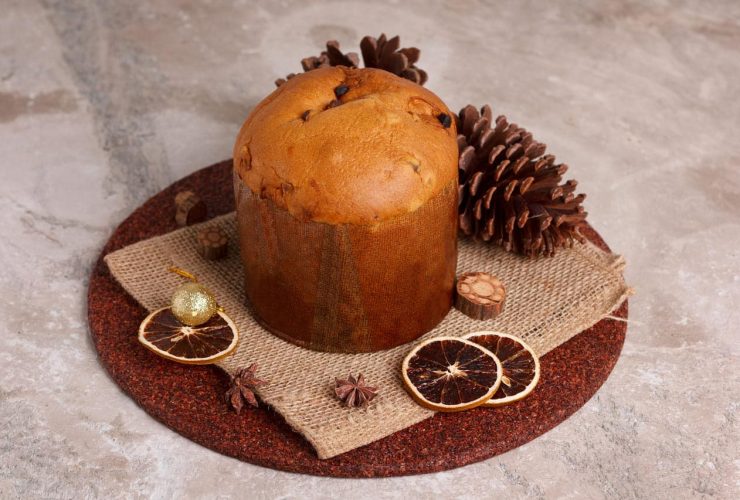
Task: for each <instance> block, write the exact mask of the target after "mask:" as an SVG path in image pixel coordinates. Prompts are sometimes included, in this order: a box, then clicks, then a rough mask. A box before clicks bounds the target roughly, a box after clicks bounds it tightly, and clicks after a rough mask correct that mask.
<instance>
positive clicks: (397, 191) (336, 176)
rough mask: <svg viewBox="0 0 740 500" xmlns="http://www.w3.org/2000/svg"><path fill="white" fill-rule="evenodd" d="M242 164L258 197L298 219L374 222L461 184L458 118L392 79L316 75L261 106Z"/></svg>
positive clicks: (238, 158)
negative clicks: (457, 130) (458, 157)
mask: <svg viewBox="0 0 740 500" xmlns="http://www.w3.org/2000/svg"><path fill="white" fill-rule="evenodd" d="M345 86H346V88H345ZM338 88H339V89H340V90H339V91H338V92H337V91H336V89H338ZM343 92H344V93H343ZM335 93H337V94H341V95H340V97H337V96H336V95H335ZM335 99H338V101H340V102H341V104H338V103H335V104H337V105H334V106H331V103H332V101H334V100H335ZM444 115H446V116H447V117H449V119H446V118H445V116H444ZM443 121H446V122H447V123H446V124H443ZM445 125H447V127H445ZM234 167H235V170H236V172H237V173H238V175H239V176H240V177H241V179H242V180H243V182H244V183H245V184H246V185H247V186H248V187H249V188H250V189H251V190H252V192H254V193H255V194H258V195H259V196H260V197H263V198H269V199H271V200H273V201H274V202H275V203H276V204H277V206H279V207H283V208H285V209H287V210H288V211H289V212H290V213H291V214H292V215H293V216H294V217H296V218H299V219H301V220H311V221H316V222H325V223H329V224H345V223H346V224H372V223H375V222H380V221H384V220H387V219H390V218H393V217H396V216H399V215H403V214H406V213H408V212H412V211H414V210H416V209H417V208H419V207H420V206H422V205H423V204H424V203H426V202H427V201H428V200H429V199H431V198H432V197H434V196H435V195H437V194H439V193H440V192H441V191H442V189H443V188H444V187H445V186H448V185H449V184H450V182H452V181H453V179H455V178H456V176H457V141H456V130H455V123H454V117H453V115H452V114H451V113H450V110H449V109H447V106H445V104H444V103H443V102H442V101H441V100H440V99H439V98H438V97H437V96H436V95H434V94H433V93H432V92H430V91H428V90H426V89H424V88H423V87H421V86H419V85H416V84H415V83H412V82H410V81H408V80H405V79H403V78H399V77H397V76H395V75H393V74H391V73H388V72H385V71H382V70H376V69H350V68H345V67H332V68H322V69H317V70H313V71H310V72H307V73H304V74H301V75H298V76H296V77H295V78H292V79H291V80H289V81H288V82H287V83H285V84H283V85H281V86H280V87H279V88H278V89H276V90H275V91H274V92H273V93H272V94H270V95H269V96H268V97H266V98H265V99H264V100H263V101H262V102H261V103H259V104H258V105H257V106H256V107H255V109H254V110H253V111H252V113H251V114H250V115H249V118H248V119H247V121H246V122H245V123H244V125H243V126H242V128H241V131H240V132H239V136H238V138H237V141H236V144H235V146H234Z"/></svg>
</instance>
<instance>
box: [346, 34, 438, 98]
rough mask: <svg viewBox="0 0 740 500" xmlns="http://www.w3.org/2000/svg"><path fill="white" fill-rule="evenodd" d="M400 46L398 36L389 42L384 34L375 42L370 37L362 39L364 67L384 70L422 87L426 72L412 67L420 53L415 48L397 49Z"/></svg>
mask: <svg viewBox="0 0 740 500" xmlns="http://www.w3.org/2000/svg"><path fill="white" fill-rule="evenodd" d="M400 46H401V39H400V38H399V37H398V36H394V37H393V38H391V39H390V40H388V39H386V36H385V33H383V34H381V35H380V37H379V38H378V39H377V40H376V39H375V38H373V37H371V36H366V37H364V38H363V39H362V41H361V42H360V50H362V60H363V61H364V62H365V67H366V68H380V69H384V70H385V71H388V72H390V73H393V74H394V75H398V76H400V77H402V78H406V79H407V80H411V81H412V82H414V83H418V84H419V85H424V83H426V81H427V73H426V71H424V70H422V69H419V68H417V67H416V66H414V63H415V62H417V61H418V60H419V55H420V54H421V51H420V50H419V49H417V48H416V47H409V48H403V49H399V47H400Z"/></svg>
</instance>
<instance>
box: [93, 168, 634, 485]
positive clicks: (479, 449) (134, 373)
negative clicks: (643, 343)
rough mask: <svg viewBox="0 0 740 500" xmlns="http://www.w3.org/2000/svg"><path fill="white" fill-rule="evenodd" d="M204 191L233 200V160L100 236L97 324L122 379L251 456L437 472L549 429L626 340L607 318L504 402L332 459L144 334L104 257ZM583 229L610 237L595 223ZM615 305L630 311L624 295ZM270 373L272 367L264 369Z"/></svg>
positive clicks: (129, 389)
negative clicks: (153, 349) (150, 343)
mask: <svg viewBox="0 0 740 500" xmlns="http://www.w3.org/2000/svg"><path fill="white" fill-rule="evenodd" d="M184 189H192V190H194V191H195V192H197V193H198V194H199V195H200V196H201V197H202V198H203V199H204V200H205V201H206V203H207V204H208V207H209V210H210V216H216V215H220V214H223V213H226V212H229V211H231V210H233V208H234V197H233V193H232V179H231V160H228V161H224V162H221V163H218V164H216V165H212V166H210V167H207V168H204V169H202V170H200V171H198V172H195V173H194V174H192V175H189V176H188V177H186V178H184V179H182V180H180V181H178V182H176V183H175V184H173V185H172V186H170V187H168V188H167V189H165V190H164V191H162V192H160V193H159V194H157V195H156V196H154V197H153V198H151V199H150V200H149V201H147V202H146V203H145V204H144V205H142V206H141V207H139V208H138V209H137V210H136V211H135V212H134V213H133V214H131V215H130V216H129V217H128V218H127V219H126V220H125V221H123V223H122V224H121V225H120V226H119V227H118V228H117V229H116V231H115V232H114V233H113V236H111V238H110V240H109V241H108V243H107V244H106V245H105V248H103V251H102V253H101V255H100V259H99V260H98V262H97V265H96V266H95V269H94V270H93V273H92V276H91V279H90V288H89V290H88V318H89V322H90V333H91V335H92V339H93V342H94V343H95V347H96V349H97V351H98V355H99V356H100V360H101V362H102V363H103V365H104V366H105V367H106V368H107V370H108V373H110V376H111V377H112V378H113V380H115V382H116V383H117V384H118V385H119V386H120V387H121V388H122V389H123V390H124V391H125V392H126V393H127V394H129V395H130V396H131V397H132V398H133V399H134V400H135V401H136V402H137V403H138V404H139V405H140V406H141V407H142V408H144V410H146V411H147V412H148V413H149V414H150V415H152V416H153V417H154V418H156V419H157V420H159V421H160V422H162V423H164V424H165V425H166V426H167V427H169V428H171V429H173V430H175V431H176V432H178V433H180V434H182V435H183V436H185V437H187V438H189V439H191V440H193V441H195V442H196V443H199V444H202V445H203V446H206V447H208V448H211V449H213V450H216V451H218V452H219V453H223V454H225V455H229V456H232V457H236V458H239V459H241V460H244V461H246V462H251V463H253V464H258V465H263V466H265V467H271V468H274V469H281V470H286V471H292V472H303V473H307V474H317V475H321V476H340V477H380V476H399V475H404V474H419V473H424V472H436V471H442V470H446V469H452V468H455V467H460V466H462V465H466V464H469V463H473V462H478V461H480V460H483V459H486V458H490V457H493V456H495V455H498V454H500V453H503V452H505V451H508V450H511V449H513V448H516V447H517V446H520V445H522V444H524V443H526V442H528V441H531V440H532V439H534V438H536V437H537V436H540V435H541V434H543V433H545V432H547V431H548V430H550V429H552V428H553V427H555V426H556V425H558V424H559V423H560V422H562V421H563V420H565V419H566V418H568V417H569V416H570V415H572V414H573V413H574V412H575V411H576V410H578V409H579V408H580V407H581V406H583V404H584V403H586V401H588V399H589V398H590V397H591V396H593V395H594V393H595V392H596V391H597V390H598V388H599V387H600V386H601V384H603V383H604V381H605V380H606V378H607V377H608V375H609V373H610V372H611V370H612V368H613V367H614V364H615V363H616V362H617V358H618V357H619V353H620V351H621V349H622V344H623V343H624V336H625V332H626V329H627V327H626V324H625V323H623V322H618V321H614V320H604V321H601V322H600V323H598V324H597V325H596V326H594V327H593V328H591V329H589V330H588V331H586V332H583V333H581V334H580V335H577V336H576V337H574V338H573V339H571V340H570V341H568V342H566V343H565V344H563V345H562V346H560V347H558V348H557V349H555V350H554V351H552V352H550V353H549V354H547V355H546V356H544V357H543V358H542V378H541V379H540V383H539V385H538V386H537V388H536V390H535V391H534V392H533V393H532V394H531V395H530V396H529V397H527V398H526V399H524V400H523V401H520V402H518V403H514V404H512V405H509V406H506V407H503V408H497V409H474V410H470V411H466V412H462V413H448V414H442V413H440V414H437V415H435V416H434V417H432V418H430V419H427V420H425V421H424V422H421V423H419V424H416V425H414V426H412V427H409V428H408V429H404V430H403V431H400V432H397V433H395V434H393V435H392V436H389V437H387V438H385V439H382V440H380V441H377V442H375V443H372V444H370V445H368V446H365V447H362V448H358V449H356V450H353V451H350V452H348V453H345V454H343V455H340V456H337V457H334V458H331V459H329V460H319V459H318V458H316V454H315V453H314V451H313V449H312V448H311V446H310V445H309V444H308V443H307V442H306V441H304V440H303V438H302V437H301V436H300V435H299V434H297V433H295V432H293V431H292V430H291V429H290V427H289V426H288V425H287V424H286V423H285V422H284V421H283V419H282V417H280V415H279V414H277V413H274V412H272V411H270V410H269V409H267V408H264V407H261V408H259V409H256V410H247V411H245V412H242V414H241V415H236V413H234V412H233V411H230V410H229V408H228V407H227V405H226V403H225V402H224V400H223V394H224V392H225V391H226V389H227V382H228V380H227V377H226V375H225V374H224V373H223V372H221V371H220V370H219V369H218V368H215V367H208V366H184V365H178V364H176V363H172V362H170V361H166V360H164V359H160V358H158V357H157V356H156V355H154V354H152V353H150V352H149V351H147V350H146V349H145V348H144V347H142V346H141V345H139V343H138V341H137V340H136V332H137V329H138V326H139V322H140V321H141V320H142V319H143V318H144V316H145V315H146V311H145V310H144V308H142V307H141V306H139V305H138V304H137V303H136V302H134V300H133V299H132V298H131V297H130V296H129V295H128V294H126V292H124V291H123V289H122V288H121V287H120V286H119V285H118V284H117V283H116V282H115V280H114V279H113V278H112V277H111V275H110V273H109V272H108V269H107V267H106V265H105V263H104V262H103V256H104V255H106V254H107V253H109V252H112V251H114V250H117V249H119V248H122V247H124V246H126V245H130V244H132V243H135V242H137V241H139V240H142V239H146V238H150V237H152V236H156V235H159V234H163V233H167V232H169V231H172V230H173V229H175V228H176V227H175V222H174V215H175V214H174V204H173V198H174V196H175V193H176V192H178V191H181V190H184ZM587 236H588V237H589V238H590V239H591V240H593V241H594V242H596V243H597V244H598V245H599V246H600V247H602V248H604V249H607V246H606V244H605V243H604V242H603V241H602V240H601V238H600V237H599V236H598V234H596V232H594V231H592V230H590V229H589V230H588V232H587ZM614 314H615V315H616V316H620V317H624V318H626V317H627V303H626V302H625V303H624V304H623V305H622V306H621V307H620V308H619V310H617V311H616V312H615V313H614ZM263 376H265V377H266V378H268V379H269V374H263Z"/></svg>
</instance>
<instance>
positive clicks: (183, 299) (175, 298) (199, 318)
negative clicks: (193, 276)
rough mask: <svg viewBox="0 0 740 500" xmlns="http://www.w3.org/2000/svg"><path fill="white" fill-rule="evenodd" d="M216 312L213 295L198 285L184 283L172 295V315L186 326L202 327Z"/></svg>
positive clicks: (216, 307) (216, 306)
mask: <svg viewBox="0 0 740 500" xmlns="http://www.w3.org/2000/svg"><path fill="white" fill-rule="evenodd" d="M217 310H218V304H217V303H216V299H215V298H214V297H213V294H211V292H209V291H208V289H207V288H206V287H204V286H203V285H201V284H200V283H185V284H184V285H180V286H179V287H177V289H176V290H175V293H173V294H172V314H174V315H175V317H176V318H177V319H178V320H179V321H180V322H181V323H183V324H185V325H188V326H198V325H202V324H203V323H205V322H206V321H208V320H209V319H211V317H213V315H214V314H216V311H217Z"/></svg>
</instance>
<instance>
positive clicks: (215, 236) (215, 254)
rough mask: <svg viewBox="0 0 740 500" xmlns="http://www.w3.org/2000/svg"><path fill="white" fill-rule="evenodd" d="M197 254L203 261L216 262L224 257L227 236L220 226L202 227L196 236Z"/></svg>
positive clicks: (227, 242) (227, 246) (227, 241)
mask: <svg viewBox="0 0 740 500" xmlns="http://www.w3.org/2000/svg"><path fill="white" fill-rule="evenodd" d="M196 242H197V249H198V253H199V254H200V255H201V257H203V258H204V259H208V260H218V259H222V258H224V257H226V254H227V252H228V249H229V235H228V234H226V231H224V230H223V229H222V228H221V227H220V226H210V227H204V228H203V229H201V230H200V231H198V235H197V236H196Z"/></svg>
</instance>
